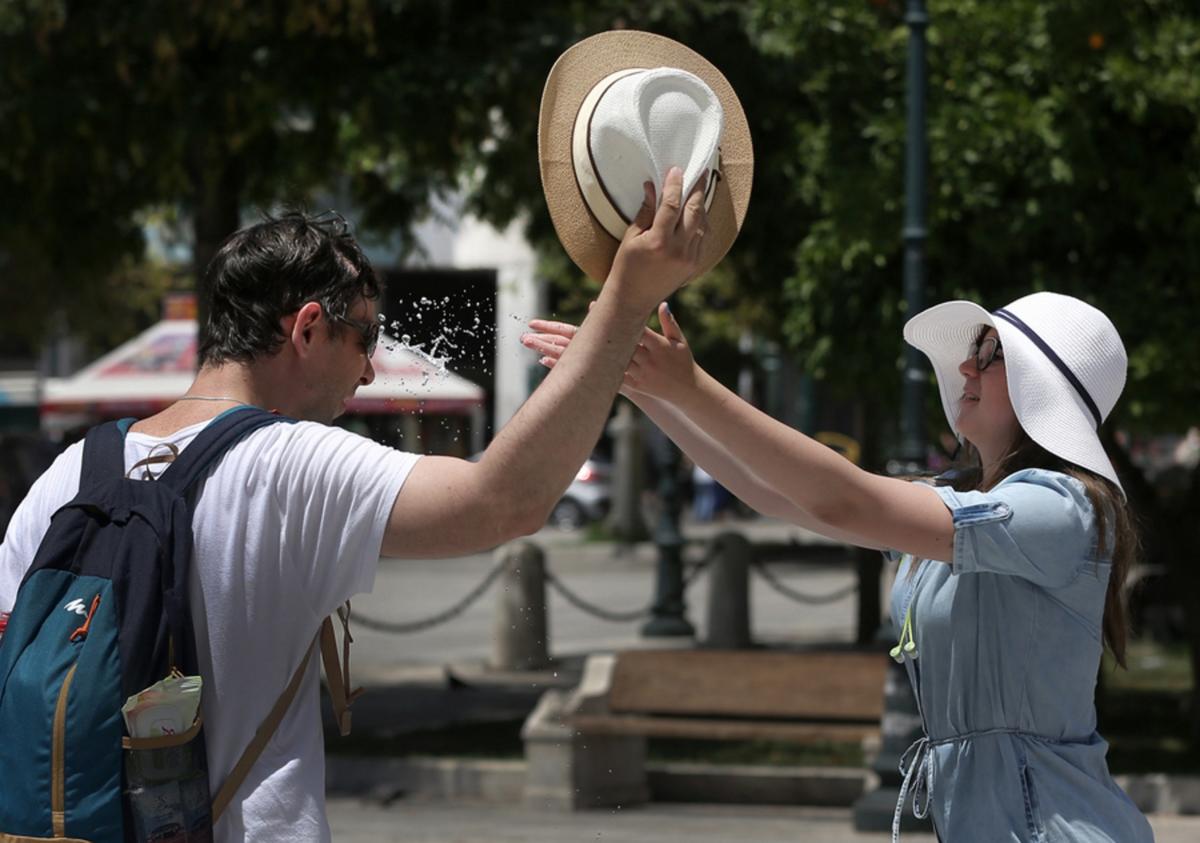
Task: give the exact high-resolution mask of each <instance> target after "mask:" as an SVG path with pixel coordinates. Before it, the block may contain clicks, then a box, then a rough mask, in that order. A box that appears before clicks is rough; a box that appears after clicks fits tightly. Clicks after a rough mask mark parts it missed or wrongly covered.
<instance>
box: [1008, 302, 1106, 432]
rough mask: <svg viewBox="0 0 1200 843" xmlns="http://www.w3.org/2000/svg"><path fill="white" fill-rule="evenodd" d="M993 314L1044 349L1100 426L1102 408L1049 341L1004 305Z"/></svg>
mask: <svg viewBox="0 0 1200 843" xmlns="http://www.w3.org/2000/svg"><path fill="white" fill-rule="evenodd" d="M992 315H993V316H999V317H1000V318H1001V319H1003V320H1004V321H1005V322H1007V323H1009V324H1010V325H1012V326H1013V327H1014V328H1016V329H1017V330H1018V331H1020V332H1021V333H1022V334H1024V335H1025V336H1027V337H1029V339H1031V340H1032V341H1033V344H1034V345H1036V346H1037V347H1038V348H1040V349H1041V350H1042V354H1045V355H1046V358H1047V359H1048V360H1049V361H1050V362H1051V363H1053V364H1054V365H1055V366H1057V367H1058V370H1059V371H1060V372H1062V373H1063V377H1065V378H1066V379H1067V380H1068V381H1069V382H1070V384H1071V386H1073V387H1075V391H1076V392H1077V393H1079V397H1080V398H1082V399H1083V403H1084V404H1086V405H1087V408H1088V410H1090V411H1091V413H1092V417H1093V418H1094V419H1095V420H1096V427H1097V428H1099V427H1100V423H1101V422H1102V421H1103V420H1104V419H1103V418H1102V417H1101V416H1100V409H1099V408H1098V407H1097V406H1096V402H1095V401H1093V400H1092V396H1091V395H1089V394H1088V391H1087V389H1086V388H1084V385H1083V384H1082V383H1081V382H1080V380H1079V378H1077V377H1075V373H1074V372H1072V371H1071V367H1070V366H1068V365H1067V364H1066V363H1065V362H1063V359H1062V358H1061V357H1059V356H1058V354H1056V353H1055V351H1054V349H1053V348H1051V347H1050V345H1049V343H1047V342H1046V341H1045V340H1044V339H1042V338H1041V337H1039V336H1038V335H1037V331H1035V330H1033V328H1030V327H1029V326H1028V325H1026V324H1025V323H1024V322H1023V321H1021V318H1020V317H1019V316H1015V315H1013V314H1012V313H1010V312H1009V311H1008V310H1007V309H1005V308H1003V307H1002V308H1000V309H999V310H997V311H995V312H993V313H992Z"/></svg>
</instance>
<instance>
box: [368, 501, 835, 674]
mask: <svg viewBox="0 0 1200 843" xmlns="http://www.w3.org/2000/svg"><path fill="white" fill-rule="evenodd" d="M725 529H733V530H737V531H740V532H743V533H745V534H746V535H747V537H748V538H750V539H751V540H752V541H789V540H793V539H794V540H797V541H805V542H807V541H811V539H812V534H809V533H806V532H805V531H802V530H799V529H796V528H792V527H788V526H787V525H783V524H780V523H778V522H774V521H769V520H764V519H760V520H756V521H747V522H740V521H739V522H730V523H727V524H706V525H689V526H688V527H687V535H688V537H689V538H699V537H704V536H711V535H713V534H714V533H715V532H717V531H720V530H725ZM532 540H533V541H534V542H536V543H537V544H539V545H540V546H541V547H543V549H544V550H545V552H546V564H547V566H548V567H549V568H550V569H551V570H552V571H554V572H555V573H557V574H558V575H560V576H561V577H562V579H563V580H564V581H565V582H566V583H567V584H568V585H569V587H570V588H572V589H573V590H575V591H577V592H579V593H580V594H581V595H582V596H584V597H585V598H587V599H588V600H590V601H592V602H594V603H596V604H598V605H600V606H602V607H604V608H606V609H609V610H615V611H625V610H632V609H637V608H639V607H643V606H646V605H647V604H648V603H649V602H650V600H651V598H652V597H653V592H654V576H655V561H656V555H655V550H654V546H653V545H651V544H643V545H638V546H636V547H635V548H634V549H633V550H632V551H630V552H626V553H622V554H617V553H616V552H615V550H616V548H615V546H613V545H610V544H605V543H588V542H585V541H583V540H582V538H581V537H580V536H578V535H570V534H562V533H558V532H557V531H551V530H545V531H543V532H542V533H539V534H538V535H537V536H535V537H534V538H533V539H532ZM698 551H699V549H698V548H696V549H694V550H693V551H690V552H689V557H690V556H694V555H697V553H698ZM833 558H834V561H835V564H834V565H826V566H810V565H805V566H799V565H789V564H778V565H776V566H775V568H774V570H777V571H778V575H779V577H780V578H781V579H783V580H785V581H786V582H787V583H789V584H791V585H792V586H794V587H796V588H799V589H803V590H804V591H805V592H811V593H814V594H824V593H832V592H834V591H836V590H837V589H839V588H841V587H843V586H845V585H847V584H849V583H851V582H853V581H854V576H853V573H852V571H851V570H850V568H849V567H848V566H847V565H844V564H840V563H837V561H836V560H837V556H836V553H835V554H834V556H833ZM492 564H493V556H492V555H491V554H477V555H473V556H465V557H460V558H455V559H440V560H384V561H383V562H382V563H381V565H380V568H379V573H378V575H377V576H376V581H375V590H374V592H373V593H371V594H369V595H361V596H359V597H358V598H356V599H355V600H354V610H355V612H356V613H362V614H365V615H368V616H370V617H372V618H378V619H381V620H387V621H394V622H408V621H412V620H416V619H419V618H424V617H428V616H430V615H433V614H435V613H437V612H438V611H440V610H442V609H445V608H446V607H449V606H451V605H453V604H454V603H456V602H457V601H458V600H459V599H460V598H461V597H463V596H464V595H465V594H467V592H469V591H470V590H471V589H472V588H473V587H474V586H475V585H476V584H477V583H479V581H480V580H481V579H482V578H483V576H484V574H485V573H486V572H487V571H488V570H489V569H490V568H491V566H492ZM498 599H499V589H498V588H497V587H493V588H492V589H491V590H490V591H489V592H488V593H486V594H484V595H483V596H482V597H481V598H480V599H479V600H478V601H477V602H476V603H475V604H474V605H472V606H471V607H470V608H469V609H467V610H466V611H465V612H464V613H463V614H461V615H460V616H458V617H456V618H455V619H454V620H453V621H451V622H449V623H444V624H441V625H438V626H435V627H433V628H431V629H429V630H426V631H423V632H419V633H415V634H404V635H392V634H387V633H380V632H373V631H371V630H368V629H364V628H362V627H356V631H355V647H354V656H353V658H354V667H355V673H356V675H358V676H360V677H361V679H360V680H359V681H363V682H366V683H368V684H388V683H390V682H394V681H411V680H414V679H418V680H419V679H421V678H422V677H426V678H428V677H432V676H435V675H439V674H440V672H441V669H442V666H444V665H451V666H454V667H455V668H456V669H457V670H459V671H461V670H466V671H468V672H469V671H471V670H473V669H477V668H479V667H481V666H482V665H483V664H484V663H485V662H486V661H487V660H488V658H489V657H490V655H491V652H492V646H493V644H492V642H493V636H494V635H495V629H494V625H495V615H496V611H495V610H496V604H497V600H498ZM750 600H751V618H752V631H753V633H754V635H755V637H756V639H757V640H760V641H762V642H764V643H769V642H773V641H851V640H853V637H854V630H855V623H856V619H855V606H856V603H855V598H854V596H853V595H851V596H848V597H846V598H844V599H842V600H839V601H837V602H835V603H831V604H828V605H821V606H806V605H801V604H798V603H796V602H793V601H791V600H789V599H787V598H785V597H783V596H781V595H779V594H778V593H776V592H775V591H773V590H771V589H770V588H769V587H768V586H767V585H766V584H765V583H764V582H763V580H762V579H761V578H758V577H752V580H751V595H750ZM687 601H688V617H689V619H690V620H691V621H692V623H693V624H694V625H695V626H696V627H697V633H698V634H699V635H700V636H703V635H704V633H705V630H706V612H707V605H708V582H707V578H706V577H704V576H701V577H699V578H698V579H697V580H696V582H695V583H694V584H693V585H692V586H691V588H690V589H689V590H688V593H687ZM547 615H548V636H549V641H550V647H549V649H550V654H551V655H552V656H556V657H562V658H569V657H571V656H579V655H581V654H585V653H590V652H596V651H600V650H612V649H617V648H628V647H637V646H647V644H651V645H653V644H654V643H655V642H654V641H649V642H648V641H647V640H646V639H643V638H642V637H641V636H640V635H639V626H640V623H639V622H624V623H613V622H610V621H606V620H601V619H599V618H596V617H593V616H591V615H588V614H585V613H583V612H581V611H580V610H579V609H577V608H575V607H574V606H572V605H570V604H568V603H567V602H566V601H565V600H563V598H562V597H560V596H559V595H558V594H557V593H556V592H553V591H551V592H550V593H549V600H548V604H547ZM660 641H661V639H660Z"/></svg>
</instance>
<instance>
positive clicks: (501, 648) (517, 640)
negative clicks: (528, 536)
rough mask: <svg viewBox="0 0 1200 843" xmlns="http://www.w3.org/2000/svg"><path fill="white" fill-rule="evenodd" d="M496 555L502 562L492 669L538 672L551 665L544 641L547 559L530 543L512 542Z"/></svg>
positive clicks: (493, 633) (546, 644) (538, 548)
mask: <svg viewBox="0 0 1200 843" xmlns="http://www.w3.org/2000/svg"><path fill="white" fill-rule="evenodd" d="M497 553H498V554H499V555H500V556H501V557H502V558H503V559H504V560H505V566H504V568H505V570H504V573H503V574H502V575H501V577H500V589H499V591H498V592H497V594H498V597H497V599H496V615H495V621H494V623H493V626H492V659H491V667H492V668H493V669H495V670H538V669H540V668H544V667H546V666H547V665H549V664H550V657H549V655H548V649H549V646H548V643H547V641H546V557H545V554H544V553H543V552H542V549H541V548H540V547H538V546H537V545H535V544H532V543H530V542H511V543H509V544H507V545H504V546H503V547H501V548H500V550H498V551H497Z"/></svg>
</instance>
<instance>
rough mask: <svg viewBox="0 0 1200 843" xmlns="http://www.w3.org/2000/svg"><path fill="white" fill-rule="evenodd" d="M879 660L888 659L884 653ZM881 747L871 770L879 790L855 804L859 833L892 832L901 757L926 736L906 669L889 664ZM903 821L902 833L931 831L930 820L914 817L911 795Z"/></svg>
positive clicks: (885, 688) (905, 807)
mask: <svg viewBox="0 0 1200 843" xmlns="http://www.w3.org/2000/svg"><path fill="white" fill-rule="evenodd" d="M879 658H881V659H883V658H887V656H886V655H884V654H883V653H880V654H879ZM883 709H884V711H883V721H882V723H881V724H880V725H881V731H882V743H881V745H880V748H879V755H878V756H876V758H875V760H874V762H872V764H871V769H872V770H874V771H875V773H876V774H878V776H879V784H878V786H877V787H876V788H875V789H874V790H872V791H870V792H868V793H866V794H864V795H863V796H862V797H861V798H860V799H859V800H858V801H857V802H855V803H854V828H855V829H856V830H857V831H891V830H892V814H893V812H894V811H895V810H896V800H897V799H899V798H900V784H901V780H902V778H901V776H900V769H899V768H900V756H902V755H903V754H904V751H905V750H906V749H908V747H909V746H910V745H911V744H912V742H913V741H915V740H917V739H918V738H919V737H921V735H922V734H923V733H922V731H921V715H920V714H919V713H918V711H917V700H916V697H914V696H913V691H912V686H911V685H910V684H909V681H908V675H907V674H906V673H905V672H904V667H903V665H899V664H896V663H895V662H893V661H890V660H889V664H888V672H887V679H886V680H885V683H884V690H883ZM905 801H906V804H905V806H904V813H903V814H902V815H901V818H900V830H901V831H914V832H916V831H921V832H928V831H930V830H932V828H933V824H932V822H931V821H930V820H928V819H924V820H919V819H917V818H916V817H914V816H913V813H912V794H911V793H909V795H908V798H907V799H906V800H905Z"/></svg>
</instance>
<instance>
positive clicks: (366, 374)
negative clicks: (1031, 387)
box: [358, 357, 375, 386]
mask: <svg viewBox="0 0 1200 843" xmlns="http://www.w3.org/2000/svg"><path fill="white" fill-rule="evenodd" d="M374 382H375V367H374V366H373V365H372V364H371V359H370V358H369V357H368V358H367V360H366V363H365V365H364V366H363V373H362V377H361V378H359V379H358V384H359V386H370V385H371V384H372V383H374Z"/></svg>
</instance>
